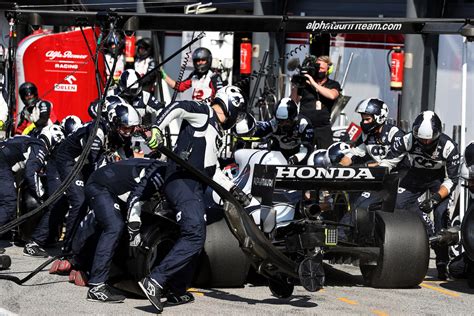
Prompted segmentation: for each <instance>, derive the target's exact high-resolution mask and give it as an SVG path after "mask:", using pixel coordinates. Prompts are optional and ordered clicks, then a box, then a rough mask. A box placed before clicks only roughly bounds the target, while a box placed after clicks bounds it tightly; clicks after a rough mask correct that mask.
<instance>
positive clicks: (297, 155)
mask: <svg viewBox="0 0 474 316" xmlns="http://www.w3.org/2000/svg"><path fill="white" fill-rule="evenodd" d="M252 136H254V137H262V138H268V139H270V141H271V143H270V148H269V149H271V150H277V151H280V152H281V153H282V154H283V156H284V157H285V158H286V159H287V160H288V163H289V164H293V165H294V164H306V161H307V160H308V157H309V155H310V154H311V153H312V152H313V146H312V142H313V126H312V125H311V123H310V122H309V120H308V119H306V118H305V117H304V116H299V115H298V106H297V105H296V103H295V101H293V100H292V99H290V98H283V99H281V100H280V101H279V102H278V104H277V106H276V109H275V117H274V118H273V119H271V120H270V121H257V122H256V126H255V132H254V133H253V135H252Z"/></svg>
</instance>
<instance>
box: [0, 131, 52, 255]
mask: <svg viewBox="0 0 474 316" xmlns="http://www.w3.org/2000/svg"><path fill="white" fill-rule="evenodd" d="M56 127H57V126H56ZM46 132H47V130H45V133H46ZM43 134H44V133H43ZM48 150H49V149H48V144H47V138H46V137H41V138H40V139H38V138H35V137H30V136H20V135H18V136H15V137H12V138H9V139H8V140H7V141H5V142H3V143H2V146H1V148H0V178H1V179H2V185H3V186H2V190H0V226H3V225H4V224H6V223H8V222H10V221H11V220H12V219H13V218H14V216H15V210H16V203H17V192H16V185H15V174H16V173H18V172H21V171H24V177H23V179H24V180H25V182H26V188H27V190H28V193H29V194H30V195H31V196H32V197H33V198H34V199H35V200H36V201H37V203H36V204H39V203H40V200H41V198H42V196H43V194H44V190H43V186H42V184H41V182H40V178H39V177H40V173H41V172H42V170H43V169H44V168H45V165H46V156H47V154H48ZM25 249H26V247H25ZM24 253H25V254H26V255H28V254H29V252H26V251H24ZM44 253H45V252H44Z"/></svg>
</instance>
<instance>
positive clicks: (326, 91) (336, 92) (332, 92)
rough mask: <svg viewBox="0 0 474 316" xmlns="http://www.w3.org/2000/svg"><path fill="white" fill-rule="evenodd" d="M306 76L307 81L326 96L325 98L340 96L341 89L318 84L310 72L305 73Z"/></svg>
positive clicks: (330, 98) (333, 98)
mask: <svg viewBox="0 0 474 316" xmlns="http://www.w3.org/2000/svg"><path fill="white" fill-rule="evenodd" d="M304 76H305V77H306V79H307V80H306V83H307V84H308V85H310V86H311V87H312V88H313V89H314V90H316V92H317V93H319V94H320V95H322V96H324V97H325V98H328V99H329V100H336V99H337V98H338V97H339V95H340V93H339V90H337V89H334V88H331V89H330V88H326V87H324V86H322V85H320V84H318V83H317V82H316V81H314V79H313V77H311V76H310V75H309V74H305V75H304Z"/></svg>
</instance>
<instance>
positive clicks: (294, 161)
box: [288, 155, 299, 165]
mask: <svg viewBox="0 0 474 316" xmlns="http://www.w3.org/2000/svg"><path fill="white" fill-rule="evenodd" d="M298 162H299V160H298V157H296V155H293V156H291V157H290V158H288V164H289V165H296V164H297V163H298Z"/></svg>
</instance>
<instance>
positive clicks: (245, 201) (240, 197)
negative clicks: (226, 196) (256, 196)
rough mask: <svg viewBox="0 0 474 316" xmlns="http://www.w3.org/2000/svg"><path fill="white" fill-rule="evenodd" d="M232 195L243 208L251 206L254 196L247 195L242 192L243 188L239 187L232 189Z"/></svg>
mask: <svg viewBox="0 0 474 316" xmlns="http://www.w3.org/2000/svg"><path fill="white" fill-rule="evenodd" d="M230 193H231V194H232V195H233V196H234V197H235V199H236V200H237V201H238V202H239V203H240V204H242V206H243V207H247V206H249V205H250V202H251V201H252V198H253V197H252V194H250V193H248V194H247V193H245V192H244V191H242V189H241V188H239V187H238V186H235V185H234V186H233V187H232V188H231V189H230Z"/></svg>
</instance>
